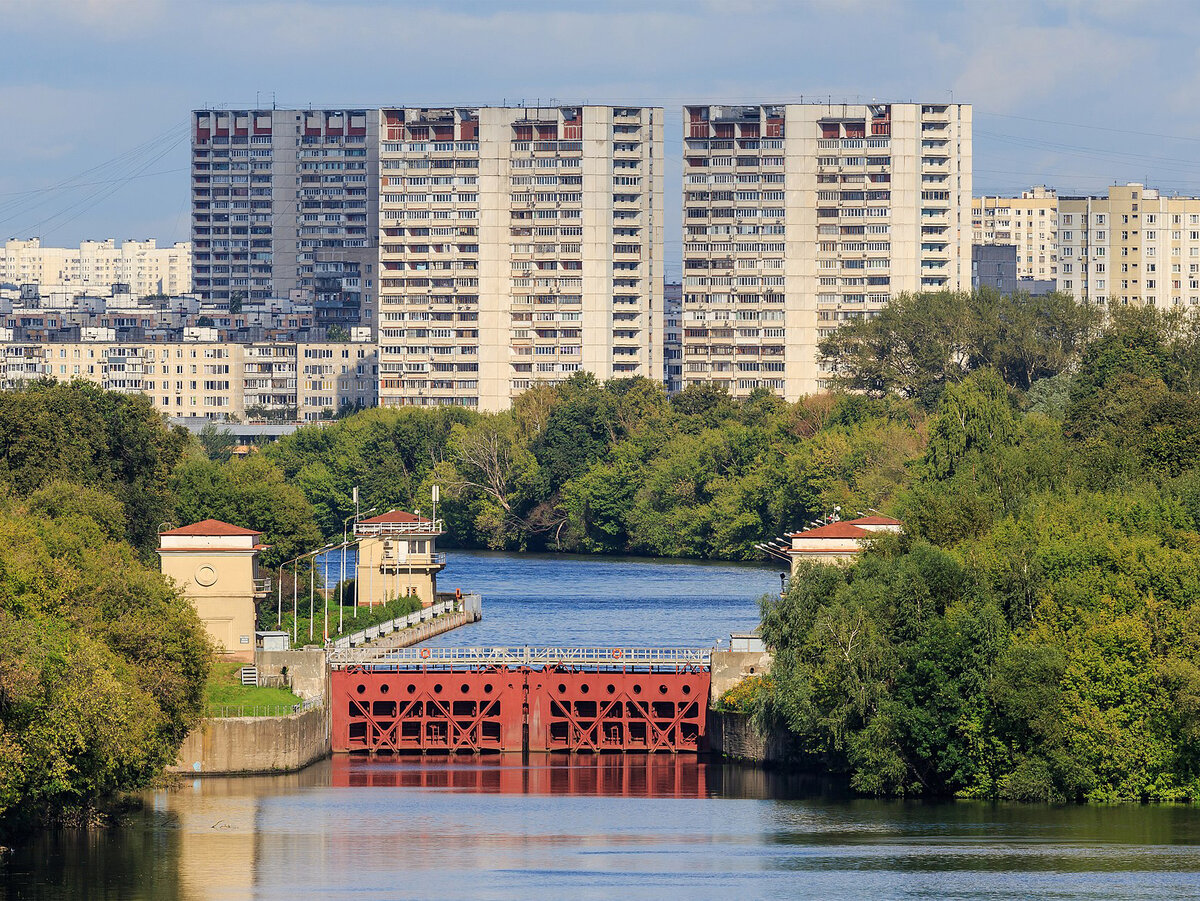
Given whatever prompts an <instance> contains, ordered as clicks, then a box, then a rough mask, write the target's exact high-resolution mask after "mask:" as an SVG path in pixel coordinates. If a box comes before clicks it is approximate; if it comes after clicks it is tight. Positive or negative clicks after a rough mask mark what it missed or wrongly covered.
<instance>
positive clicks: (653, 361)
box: [378, 106, 663, 410]
mask: <svg viewBox="0 0 1200 901" xmlns="http://www.w3.org/2000/svg"><path fill="white" fill-rule="evenodd" d="M662 129H663V112H662V110H661V109H652V108H642V107H632V108H631V107H608V106H555V107H541V108H525V107H521V108H496V107H492V108H387V109H383V110H381V111H380V124H379V140H380V154H379V156H380V163H379V165H380V182H381V185H380V189H379V191H380V194H379V235H380V237H379V279H380V280H379V322H378V326H379V365H380V386H379V398H380V403H381V404H384V405H389V406H397V405H434V404H458V405H462V406H467V407H473V408H479V409H484V410H498V409H504V408H506V407H508V406H509V404H510V403H511V401H512V399H513V398H514V397H515V396H516V395H518V394H520V393H521V392H522V391H524V390H526V389H527V388H529V387H530V386H532V385H534V384H535V383H538V382H557V381H561V380H563V379H566V378H569V377H570V375H571V374H572V373H574V372H579V371H588V372H591V373H593V374H595V375H596V376H597V377H598V378H600V379H609V378H621V377H630V376H644V377H646V378H651V379H656V380H657V379H661V378H662V369H663V357H662V353H663V352H662V321H663V320H662V316H663V304H662V278H663V236H662V215H663V213H662V202H663V201H662V198H663V182H662V178H663V160H662V146H663V140H662V138H663V135H662Z"/></svg>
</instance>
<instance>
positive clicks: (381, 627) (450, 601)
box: [330, 593, 483, 659]
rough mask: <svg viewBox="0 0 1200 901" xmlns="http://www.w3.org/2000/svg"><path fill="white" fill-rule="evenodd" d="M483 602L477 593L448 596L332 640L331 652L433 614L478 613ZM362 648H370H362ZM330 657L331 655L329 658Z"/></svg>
mask: <svg viewBox="0 0 1200 901" xmlns="http://www.w3.org/2000/svg"><path fill="white" fill-rule="evenodd" d="M482 606H483V602H482V599H481V598H480V596H479V595H478V594H474V593H471V594H464V595H462V596H461V597H450V598H447V599H446V600H443V601H438V602H437V603H436V604H434V605H433V606H432V607H425V608H423V609H421V610H416V611H414V612H412V613H410V614H408V615H407V616H398V617H396V618H395V619H389V620H388V621H387V622H383V623H379V624H378V625H375V626H368V627H367V628H366V629H360V630H359V631H357V632H352V633H351V634H349V635H346V636H344V637H342V638H339V639H337V640H336V641H335V642H333V648H334V650H333V651H332V652H331V654H336V653H337V652H339V651H348V650H352V649H357V648H359V647H360V646H361V645H365V644H367V643H369V642H372V641H375V640H377V639H379V638H382V637H383V636H385V635H391V634H392V633H393V632H399V631H400V630H401V629H408V628H410V627H412V626H416V625H420V624H421V623H426V622H429V621H430V620H431V619H433V618H434V617H435V616H442V615H443V614H446V613H456V612H458V611H459V610H466V611H470V612H475V613H479V612H481V610H482ZM363 650H368V651H369V650H371V649H369V648H364V649H363ZM385 650H387V648H379V649H376V650H375V651H374V653H379V652H381V651H385ZM330 659H332V657H331V658H330Z"/></svg>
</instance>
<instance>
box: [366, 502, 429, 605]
mask: <svg viewBox="0 0 1200 901" xmlns="http://www.w3.org/2000/svg"><path fill="white" fill-rule="evenodd" d="M442 532H443V529H442V523H441V520H429V519H425V518H423V517H421V516H416V515H414V514H412V513H406V512H404V511H403V510H391V511H389V512H387V513H383V514H381V515H379V516H373V517H371V518H370V519H364V520H362V521H360V522H359V523H358V524H357V525H355V527H354V537H355V538H357V539H358V570H357V572H356V573H355V579H356V583H355V586H356V590H357V591H358V602H359V603H360V604H366V605H368V606H373V605H375V604H384V603H386V602H387V601H390V600H392V599H393V598H398V597H404V596H406V595H410V594H415V595H416V596H417V597H419V598H420V599H421V606H422V607H431V606H433V604H434V602H435V601H436V600H437V574H438V573H439V572H441V571H442V570H443V569H445V568H446V555H445V554H439V553H438V552H437V539H438V536H439V535H441V534H442Z"/></svg>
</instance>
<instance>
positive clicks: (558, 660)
mask: <svg viewBox="0 0 1200 901" xmlns="http://www.w3.org/2000/svg"><path fill="white" fill-rule="evenodd" d="M711 654H712V652H711V650H710V649H708V648H624V647H607V648H556V647H550V648H534V647H518V648H431V647H409V648H335V649H334V650H333V651H331V652H330V654H329V662H330V665H331V666H333V667H335V668H337V667H346V666H394V667H404V668H410V667H430V666H433V667H439V668H446V667H457V668H473V667H481V666H496V667H521V666H527V667H534V668H540V667H547V666H584V667H649V668H652V669H657V668H676V667H683V666H708V665H709V664H710V662H711Z"/></svg>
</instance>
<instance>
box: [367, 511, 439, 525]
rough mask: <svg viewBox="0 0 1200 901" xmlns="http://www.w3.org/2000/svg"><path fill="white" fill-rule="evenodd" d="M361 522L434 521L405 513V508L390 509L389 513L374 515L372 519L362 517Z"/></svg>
mask: <svg viewBox="0 0 1200 901" xmlns="http://www.w3.org/2000/svg"><path fill="white" fill-rule="evenodd" d="M359 522H360V523H363V524H365V523H376V522H432V520H428V519H426V518H425V517H424V516H413V515H412V514H411V513H405V512H404V511H403V510H389V511H388V512H387V513H381V514H379V515H378V516H372V517H371V518H370V519H360V520H359Z"/></svg>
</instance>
